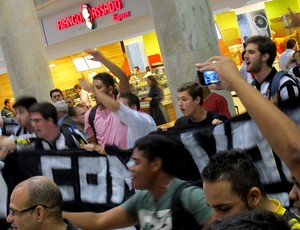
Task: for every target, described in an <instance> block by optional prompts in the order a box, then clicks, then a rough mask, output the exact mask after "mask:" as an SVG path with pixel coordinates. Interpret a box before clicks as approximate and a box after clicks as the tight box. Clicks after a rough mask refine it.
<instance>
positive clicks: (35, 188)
mask: <svg viewBox="0 0 300 230" xmlns="http://www.w3.org/2000/svg"><path fill="white" fill-rule="evenodd" d="M27 188H28V207H32V206H35V205H44V206H46V207H48V208H49V213H51V214H52V216H54V217H55V218H59V219H60V218H62V202H63V199H62V194H61V192H60V190H59V188H58V186H56V185H55V184H54V183H47V182H41V181H40V180H34V179H33V180H32V179H30V182H28V183H27Z"/></svg>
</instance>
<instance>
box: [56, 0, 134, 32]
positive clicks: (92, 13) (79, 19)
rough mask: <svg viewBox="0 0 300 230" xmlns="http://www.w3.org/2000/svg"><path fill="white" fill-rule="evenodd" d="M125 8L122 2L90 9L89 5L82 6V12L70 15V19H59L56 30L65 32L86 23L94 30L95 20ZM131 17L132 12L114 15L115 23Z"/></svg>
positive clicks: (108, 3)
mask: <svg viewBox="0 0 300 230" xmlns="http://www.w3.org/2000/svg"><path fill="white" fill-rule="evenodd" d="M122 8H123V3H122V1H121V0H114V1H109V2H104V3H102V4H100V5H97V6H95V7H89V5H88V4H83V5H81V12H80V13H76V14H73V15H70V16H68V17H65V18H62V19H59V20H57V21H56V28H57V29H58V30H63V29H66V28H69V27H71V26H75V25H78V24H81V23H85V24H86V26H87V27H88V28H89V29H93V28H94V24H93V20H94V19H95V18H99V17H102V16H105V15H107V14H111V13H113V12H116V11H119V10H121V9H122ZM130 15H131V13H130V11H127V12H125V13H120V14H113V15H112V18H113V20H114V21H121V20H122V19H124V18H128V17H129V16H130Z"/></svg>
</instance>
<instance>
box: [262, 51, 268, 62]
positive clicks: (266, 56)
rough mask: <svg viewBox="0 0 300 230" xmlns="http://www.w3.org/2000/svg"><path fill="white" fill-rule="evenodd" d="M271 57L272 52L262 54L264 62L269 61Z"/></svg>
mask: <svg viewBox="0 0 300 230" xmlns="http://www.w3.org/2000/svg"><path fill="white" fill-rule="evenodd" d="M269 58H270V54H268V53H265V54H263V55H262V56H261V59H262V60H263V61H264V62H267V61H268V60H269Z"/></svg>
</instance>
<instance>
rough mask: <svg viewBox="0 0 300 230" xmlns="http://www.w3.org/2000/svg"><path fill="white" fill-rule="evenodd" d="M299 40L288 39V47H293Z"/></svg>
mask: <svg viewBox="0 0 300 230" xmlns="http://www.w3.org/2000/svg"><path fill="white" fill-rule="evenodd" d="M296 43H297V41H296V40H295V39H293V38H291V39H289V40H287V41H286V48H287V49H292V48H293V47H294V46H295V45H296Z"/></svg>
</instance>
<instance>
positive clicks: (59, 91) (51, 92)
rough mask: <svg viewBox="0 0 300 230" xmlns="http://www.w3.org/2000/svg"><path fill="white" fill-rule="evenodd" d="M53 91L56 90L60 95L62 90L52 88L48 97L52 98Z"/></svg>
mask: <svg viewBox="0 0 300 230" xmlns="http://www.w3.org/2000/svg"><path fill="white" fill-rule="evenodd" d="M55 92H58V93H60V95H61V96H62V95H63V94H62V91H61V90H60V89H57V88H56V89H52V90H51V91H50V98H52V94H53V93H55Z"/></svg>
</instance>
